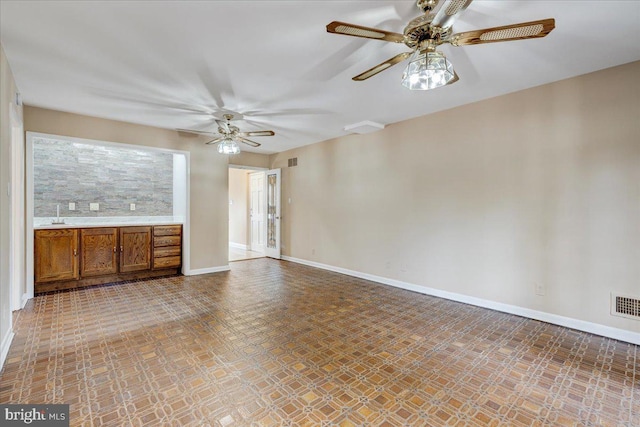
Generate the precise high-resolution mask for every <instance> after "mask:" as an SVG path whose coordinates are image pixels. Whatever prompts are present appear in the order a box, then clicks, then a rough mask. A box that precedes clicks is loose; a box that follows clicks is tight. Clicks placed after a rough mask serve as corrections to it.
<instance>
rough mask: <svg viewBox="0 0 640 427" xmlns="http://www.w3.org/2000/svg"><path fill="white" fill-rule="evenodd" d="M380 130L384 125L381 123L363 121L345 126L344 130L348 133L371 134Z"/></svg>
mask: <svg viewBox="0 0 640 427" xmlns="http://www.w3.org/2000/svg"><path fill="white" fill-rule="evenodd" d="M380 129H384V125H383V124H381V123H376V122H372V121H369V120H365V121H364V122H360V123H354V124H352V125H349V126H345V127H344V130H345V131H346V132H349V133H360V134H362V133H371V132H375V131H378V130H380Z"/></svg>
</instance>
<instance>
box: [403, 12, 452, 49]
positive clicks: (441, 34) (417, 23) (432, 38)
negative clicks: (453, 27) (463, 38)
mask: <svg viewBox="0 0 640 427" xmlns="http://www.w3.org/2000/svg"><path fill="white" fill-rule="evenodd" d="M434 17H435V14H433V13H430V14H426V15H421V16H418V17H417V18H414V19H412V20H411V21H410V22H409V23H408V24H407V26H406V27H405V28H404V44H406V45H407V46H408V47H410V48H411V49H415V48H417V47H419V48H423V47H424V46H423V45H425V44H427V45H433V46H437V45H440V44H442V43H443V41H444V40H445V39H446V38H447V37H448V36H449V33H450V29H447V30H445V29H443V28H440V27H436V26H433V25H431V21H432V20H433V18H434ZM425 41H429V42H430V43H424V42H425Z"/></svg>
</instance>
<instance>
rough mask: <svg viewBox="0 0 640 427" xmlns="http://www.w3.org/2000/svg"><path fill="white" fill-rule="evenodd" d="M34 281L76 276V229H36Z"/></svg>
mask: <svg viewBox="0 0 640 427" xmlns="http://www.w3.org/2000/svg"><path fill="white" fill-rule="evenodd" d="M34 246H35V260H34V261H35V266H34V267H35V281H36V283H38V282H53V281H56V280H73V279H77V278H78V230H76V229H69V228H66V229H60V230H36V232H35V245H34Z"/></svg>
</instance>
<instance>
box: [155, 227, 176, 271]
mask: <svg viewBox="0 0 640 427" xmlns="http://www.w3.org/2000/svg"><path fill="white" fill-rule="evenodd" d="M181 255H182V226H181V225H161V226H158V225H156V226H155V227H153V269H154V270H158V269H162V268H178V267H180V264H182V256H181Z"/></svg>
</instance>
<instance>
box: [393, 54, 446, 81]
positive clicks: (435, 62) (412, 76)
mask: <svg viewBox="0 0 640 427" xmlns="http://www.w3.org/2000/svg"><path fill="white" fill-rule="evenodd" d="M454 76H455V73H454V72H453V65H452V64H451V62H450V61H449V60H448V59H447V58H446V57H445V56H444V54H442V53H440V52H427V51H426V50H423V51H422V52H421V51H419V50H416V51H415V52H414V53H413V55H411V57H410V58H409V65H407V68H405V69H404V72H403V73H402V86H404V87H406V88H408V89H411V90H428V89H435V88H438V87H440V86H445V85H446V84H448V83H449V82H450V81H451V80H453V78H454Z"/></svg>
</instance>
